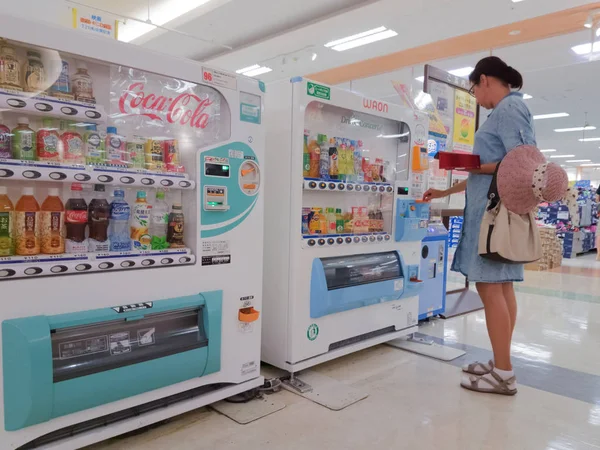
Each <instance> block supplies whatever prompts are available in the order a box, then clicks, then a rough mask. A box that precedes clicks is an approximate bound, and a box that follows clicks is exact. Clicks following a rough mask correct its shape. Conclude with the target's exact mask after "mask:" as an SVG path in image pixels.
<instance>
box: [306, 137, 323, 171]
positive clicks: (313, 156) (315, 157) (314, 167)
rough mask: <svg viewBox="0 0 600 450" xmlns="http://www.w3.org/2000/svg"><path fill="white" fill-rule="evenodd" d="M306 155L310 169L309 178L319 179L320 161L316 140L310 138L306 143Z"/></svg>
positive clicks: (319, 150)
mask: <svg viewBox="0 0 600 450" xmlns="http://www.w3.org/2000/svg"><path fill="white" fill-rule="evenodd" d="M308 153H309V155H310V157H309V161H310V167H309V172H308V176H309V177H310V178H319V164H320V159H321V147H319V143H318V142H317V141H316V139H314V138H311V139H309V142H308Z"/></svg>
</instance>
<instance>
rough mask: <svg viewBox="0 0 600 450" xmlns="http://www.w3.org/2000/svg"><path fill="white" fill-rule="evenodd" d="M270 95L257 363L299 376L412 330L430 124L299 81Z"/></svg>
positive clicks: (423, 227)
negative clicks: (415, 162) (416, 180)
mask: <svg viewBox="0 0 600 450" xmlns="http://www.w3.org/2000/svg"><path fill="white" fill-rule="evenodd" d="M267 90H268V98H267V102H268V109H267V113H268V115H267V117H268V126H267V158H266V160H267V161H266V168H267V169H266V170H267V172H268V175H267V185H266V186H267V189H266V193H265V195H266V197H265V198H266V205H267V206H266V214H265V236H266V239H265V255H264V258H265V260H264V262H265V272H264V273H265V275H264V287H263V289H264V302H265V314H264V317H263V341H262V360H263V361H265V362H267V363H269V364H272V365H274V366H277V367H280V368H283V369H285V370H288V371H290V372H297V371H299V370H303V369H305V368H308V367H311V366H314V365H316V364H319V363H321V362H324V361H327V360H330V359H333V358H337V357H339V356H342V355H345V354H348V353H351V352H354V351H357V350H360V349H363V348H366V347H369V346H372V345H376V344H378V343H382V342H385V341H388V340H391V339H394V338H397V337H400V336H402V335H406V334H408V333H410V332H413V331H414V330H415V329H416V325H417V320H418V292H419V279H418V264H419V258H420V239H421V234H423V233H425V232H426V223H427V221H426V217H424V218H413V219H408V217H409V215H410V217H416V216H415V214H416V213H419V214H420V213H421V210H422V211H425V208H421V207H420V206H419V207H418V208H416V207H415V204H416V203H415V200H414V199H413V198H412V192H413V186H412V185H411V184H412V183H411V181H409V180H410V179H411V177H410V176H409V175H410V162H411V154H412V153H413V151H412V150H413V148H414V147H418V148H419V149H421V148H422V147H424V146H426V145H427V129H428V119H427V117H426V116H425V115H424V114H422V113H420V112H414V111H413V110H411V109H409V108H405V107H401V106H399V105H394V104H390V103H386V102H381V101H376V100H372V99H368V98H364V97H362V96H361V95H358V94H355V93H351V92H348V91H344V90H341V89H335V88H330V87H329V86H323V85H320V84H317V83H313V82H311V81H310V80H305V79H301V78H296V79H293V80H292V81H291V82H281V83H275V84H271V85H269V86H268V89H267ZM325 135H326V136H325ZM317 146H318V147H319V149H320V156H319V157H318V158H319V159H321V157H323V153H324V152H327V151H329V157H330V158H329V164H330V166H331V165H337V170H335V169H334V170H333V171H331V170H330V172H329V176H327V173H326V172H327V170H326V169H323V167H322V166H320V164H322V163H324V161H318V162H317V161H316V159H317V158H315V156H314V154H316V153H317ZM328 149H329V150H328ZM323 159H325V158H324V157H323ZM336 160H337V161H336ZM317 163H319V164H318V165H319V174H318V175H317V171H316V170H317V169H316V167H315V165H317ZM353 165H354V167H352V166H353ZM315 175H316V176H315ZM325 178H329V179H325ZM414 191H415V192H416V191H417V189H414ZM416 195H418V194H416ZM399 205H401V206H402V207H405V206H407V205H408V207H409V210H410V211H408V210H406V211H405V210H402V211H401V210H400V209H401V207H399ZM424 214H425V213H424ZM307 216H308V217H307ZM323 217H324V218H323ZM399 217H400V218H399ZM404 218H406V221H407V222H408V221H410V223H411V225H410V226H409V227H407V228H406V232H405V230H404V228H402V230H399V229H398V227H399V225H403V224H404V221H405V219H404ZM423 219H424V220H423ZM413 227H414V230H413ZM409 228H410V232H409V231H408V230H409ZM413 231H414V232H413Z"/></svg>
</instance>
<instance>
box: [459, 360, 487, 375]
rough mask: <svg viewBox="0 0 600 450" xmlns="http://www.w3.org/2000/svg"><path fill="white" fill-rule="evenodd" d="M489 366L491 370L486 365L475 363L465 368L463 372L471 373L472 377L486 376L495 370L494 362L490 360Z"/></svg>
mask: <svg viewBox="0 0 600 450" xmlns="http://www.w3.org/2000/svg"><path fill="white" fill-rule="evenodd" d="M488 365H489V366H490V368H489V369H488V368H487V367H486V366H485V365H484V363H481V362H479V361H475V362H474V363H472V364H469V365H468V366H463V368H462V371H463V372H465V373H470V374H471V375H485V374H486V373H490V372H491V371H492V370H494V361H492V360H491V359H490V361H489V362H488Z"/></svg>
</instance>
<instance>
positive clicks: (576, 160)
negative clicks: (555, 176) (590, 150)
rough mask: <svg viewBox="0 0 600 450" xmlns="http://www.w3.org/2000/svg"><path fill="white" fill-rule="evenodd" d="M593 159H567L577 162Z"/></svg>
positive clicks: (570, 161)
mask: <svg viewBox="0 0 600 450" xmlns="http://www.w3.org/2000/svg"><path fill="white" fill-rule="evenodd" d="M590 161H591V159H570V160H569V161H567V162H568V163H576V162H590Z"/></svg>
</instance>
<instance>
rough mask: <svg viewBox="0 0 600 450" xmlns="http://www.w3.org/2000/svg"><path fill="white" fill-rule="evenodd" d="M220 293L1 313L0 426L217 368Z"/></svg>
mask: <svg viewBox="0 0 600 450" xmlns="http://www.w3.org/2000/svg"><path fill="white" fill-rule="evenodd" d="M222 296H223V293H222V291H212V292H205V293H200V294H197V295H191V296H187V297H179V298H173V299H169V300H160V301H155V302H143V303H138V304H134V305H124V306H116V307H114V308H103V309H96V310H90V311H83V312H77V313H71V314H61V315H56V316H32V317H24V318H21V319H12V320H5V321H4V322H2V358H3V359H2V367H3V371H4V372H3V375H4V427H5V429H6V430H7V431H14V430H19V429H21V428H25V427H28V426H31V425H34V424H38V423H42V422H46V421H48V420H50V419H53V418H56V417H60V416H64V415H66V414H71V413H73V412H76V411H81V410H84V409H88V408H92V407H95V406H99V405H102V404H105V403H109V402H113V401H116V400H120V399H123V398H126V397H130V396H133V395H137V394H142V393H144V392H148V391H151V390H154V389H158V388H161V387H165V386H169V385H172V384H175V383H179V382H182V381H185V380H189V379H191V378H195V377H202V376H204V375H208V374H209V373H214V372H218V371H219V370H220V369H221V310H222Z"/></svg>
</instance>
